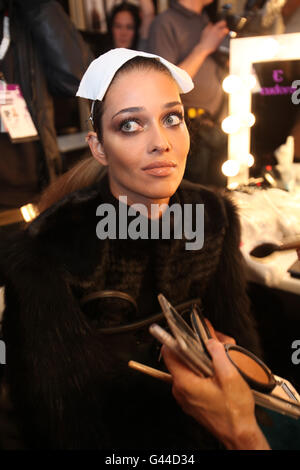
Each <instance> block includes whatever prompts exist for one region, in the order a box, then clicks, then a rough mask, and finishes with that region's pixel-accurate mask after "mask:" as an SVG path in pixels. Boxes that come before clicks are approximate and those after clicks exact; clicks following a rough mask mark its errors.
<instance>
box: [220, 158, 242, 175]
mask: <svg viewBox="0 0 300 470" xmlns="http://www.w3.org/2000/svg"><path fill="white" fill-rule="evenodd" d="M239 170H240V164H239V162H238V161H237V160H227V161H226V162H224V163H223V165H222V173H223V175H225V176H236V175H237V174H238V172H239Z"/></svg>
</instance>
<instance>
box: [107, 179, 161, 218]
mask: <svg viewBox="0 0 300 470" xmlns="http://www.w3.org/2000/svg"><path fill="white" fill-rule="evenodd" d="M109 187H110V191H111V194H112V195H113V196H114V198H115V199H117V200H119V201H121V202H123V203H126V204H127V205H128V206H132V205H133V204H139V205H140V209H141V210H139V211H140V212H141V214H142V215H144V216H145V217H148V218H149V219H158V218H160V217H161V216H162V214H163V213H164V212H165V210H166V209H167V207H168V204H169V201H170V197H162V198H149V197H146V196H143V195H141V194H137V193H134V192H131V191H125V190H124V191H122V192H121V191H120V190H119V189H117V188H115V187H114V185H113V184H111V182H110V183H109Z"/></svg>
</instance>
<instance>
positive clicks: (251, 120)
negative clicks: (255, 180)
mask: <svg viewBox="0 0 300 470" xmlns="http://www.w3.org/2000/svg"><path fill="white" fill-rule="evenodd" d="M244 123H245V126H247V127H252V126H253V124H254V123H255V116H254V114H253V113H249V114H248V115H247V116H246V118H245V119H244Z"/></svg>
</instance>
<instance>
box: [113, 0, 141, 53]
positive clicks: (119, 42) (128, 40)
mask: <svg viewBox="0 0 300 470" xmlns="http://www.w3.org/2000/svg"><path fill="white" fill-rule="evenodd" d="M140 24H141V18H140V12H139V8H138V7H137V6H136V5H133V4H132V3H128V2H124V3H121V4H120V5H117V6H116V7H115V8H114V9H113V10H112V12H111V15H110V18H109V22H108V31H109V33H110V35H111V42H112V47H113V48H115V47H126V48H128V49H136V47H137V44H138V39H139V28H140Z"/></svg>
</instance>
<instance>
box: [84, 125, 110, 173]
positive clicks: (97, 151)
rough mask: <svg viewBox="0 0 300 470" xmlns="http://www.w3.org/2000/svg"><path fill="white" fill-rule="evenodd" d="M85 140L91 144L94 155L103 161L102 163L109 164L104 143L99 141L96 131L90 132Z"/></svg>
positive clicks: (99, 160) (100, 161)
mask: <svg viewBox="0 0 300 470" xmlns="http://www.w3.org/2000/svg"><path fill="white" fill-rule="evenodd" d="M85 140H86V142H87V143H88V144H89V147H90V149H91V152H92V154H93V157H94V158H95V159H96V160H97V161H98V162H99V163H101V165H104V166H107V165H108V163H107V159H106V155H105V153H104V149H103V145H102V144H101V142H99V140H98V137H97V134H96V132H89V133H88V135H87V136H86V138H85Z"/></svg>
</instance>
